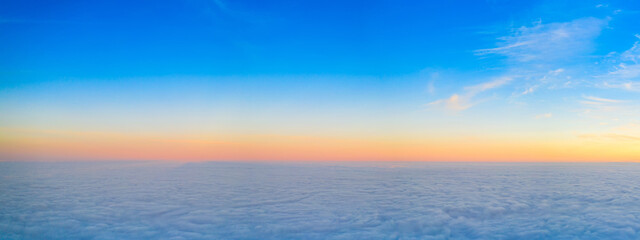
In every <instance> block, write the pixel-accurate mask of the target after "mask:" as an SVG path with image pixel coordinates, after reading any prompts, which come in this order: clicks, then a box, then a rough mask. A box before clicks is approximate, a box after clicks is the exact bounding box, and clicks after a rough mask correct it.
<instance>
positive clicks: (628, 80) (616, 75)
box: [599, 34, 640, 91]
mask: <svg viewBox="0 0 640 240" xmlns="http://www.w3.org/2000/svg"><path fill="white" fill-rule="evenodd" d="M635 36H636V37H637V38H638V39H640V35H639V34H636V35H635ZM614 55H615V54H614ZM616 57H617V59H614V60H613V62H615V63H618V64H617V65H615V66H613V67H612V69H613V70H612V71H610V72H608V73H607V74H603V75H601V76H599V77H600V78H604V79H605V80H604V82H603V83H602V86H603V87H604V88H618V89H623V90H629V91H640V41H636V42H635V43H634V44H633V46H632V47H631V48H629V49H628V50H626V51H624V52H623V53H621V54H619V55H618V56H616Z"/></svg>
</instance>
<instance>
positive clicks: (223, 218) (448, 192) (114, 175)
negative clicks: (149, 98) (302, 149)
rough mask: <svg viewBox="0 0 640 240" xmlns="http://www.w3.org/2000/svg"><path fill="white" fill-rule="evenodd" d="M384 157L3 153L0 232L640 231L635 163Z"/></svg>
mask: <svg viewBox="0 0 640 240" xmlns="http://www.w3.org/2000/svg"><path fill="white" fill-rule="evenodd" d="M609 137H615V138H623V139H624V140H625V141H634V140H633V139H629V138H626V137H624V136H609ZM635 141H637V140H635ZM384 165H385V163H379V162H378V163H361V164H355V163H332V164H328V163H325V164H322V163H317V164H311V163H309V164H293V163H291V164H268V163H264V164H261V163H223V162H215V163H214V162H212V163H189V164H184V165H176V164H161V163H156V164H149V163H146V164H140V163H136V162H128V163H106V162H103V163H19V162H0V174H1V176H2V181H0V189H1V190H2V194H0V202H2V204H1V205H0V235H2V238H6V239H635V238H636V237H637V234H638V233H640V223H639V222H638V219H637V214H638V213H640V199H639V197H638V196H640V188H638V187H637V186H636V185H637V182H638V181H640V179H639V176H638V174H637V173H638V172H639V171H640V166H638V165H637V164H620V163H599V164H590V163H572V165H571V167H567V165H566V164H562V163H402V165H403V166H401V167H393V168H392V167H388V166H394V165H398V163H388V164H387V167H385V166H384ZM569 185H570V186H571V187H570V188H568V187H567V186H569Z"/></svg>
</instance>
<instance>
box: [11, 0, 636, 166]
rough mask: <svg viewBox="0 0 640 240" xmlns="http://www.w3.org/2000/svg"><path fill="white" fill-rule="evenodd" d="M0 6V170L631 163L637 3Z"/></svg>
mask: <svg viewBox="0 0 640 240" xmlns="http://www.w3.org/2000/svg"><path fill="white" fill-rule="evenodd" d="M0 2H1V3H0V6H1V7H0V160H4V161H16V160H17V161H20V160H44V161H60V160H132V159H145V160H179V161H204V160H292V161H308V160H317V161H324V160H327V161H335V160H397V161H640V24H638V23H640V3H639V2H638V1H634V0H629V1H528V2H526V3H525V2H523V1H502V0H490V1H437V2H436V1H415V2H414V1H280V2H279V1H255V2H254V1H229V0H208V1H201V0H190V1H4V0H2V1H0Z"/></svg>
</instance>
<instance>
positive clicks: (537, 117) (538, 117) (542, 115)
mask: <svg viewBox="0 0 640 240" xmlns="http://www.w3.org/2000/svg"><path fill="white" fill-rule="evenodd" d="M551 117H553V114H551V113H545V114H540V115H537V116H536V119H541V118H551Z"/></svg>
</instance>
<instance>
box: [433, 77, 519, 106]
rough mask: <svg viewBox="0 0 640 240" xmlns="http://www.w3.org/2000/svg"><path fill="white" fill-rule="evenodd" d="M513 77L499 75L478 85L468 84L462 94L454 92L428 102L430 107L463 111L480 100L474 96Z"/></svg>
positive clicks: (501, 84)
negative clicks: (448, 95)
mask: <svg viewBox="0 0 640 240" xmlns="http://www.w3.org/2000/svg"><path fill="white" fill-rule="evenodd" d="M512 80H513V78H512V77H507V76H505V77H499V78H496V79H494V80H491V81H488V82H484V83H481V84H478V85H473V86H467V87H465V88H464V90H465V92H464V94H462V95H458V94H453V95H451V96H450V97H448V98H445V99H439V100H436V101H433V102H430V103H429V104H427V106H430V107H444V108H446V109H449V110H453V111H461V110H465V109H468V108H470V107H472V106H473V105H476V104H477V103H478V101H476V100H475V99H474V97H475V96H476V95H477V94H479V93H481V92H484V91H488V90H491V89H494V88H498V87H501V86H503V85H505V84H507V83H509V82H510V81H512Z"/></svg>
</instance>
